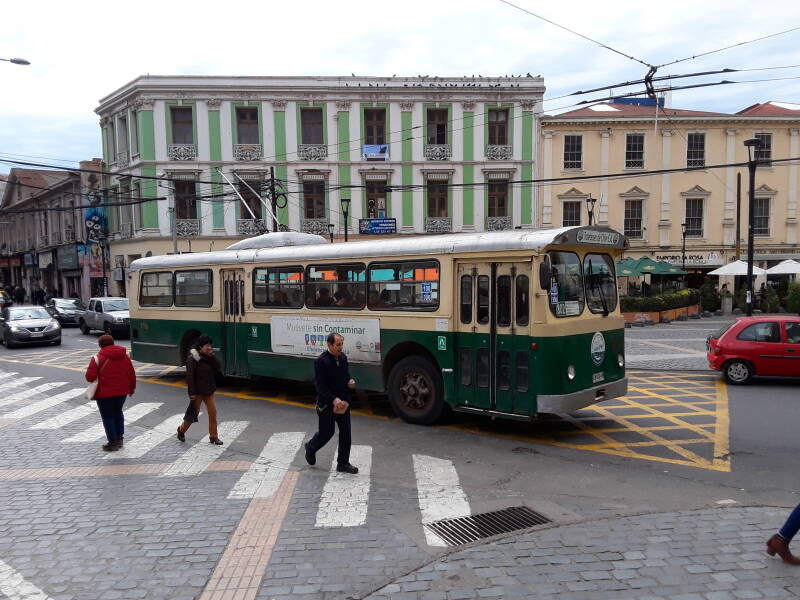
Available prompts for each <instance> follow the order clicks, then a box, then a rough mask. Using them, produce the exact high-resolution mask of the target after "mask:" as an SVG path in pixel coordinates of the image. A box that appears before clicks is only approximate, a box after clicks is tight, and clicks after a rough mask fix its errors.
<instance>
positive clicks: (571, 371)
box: [567, 365, 575, 381]
mask: <svg viewBox="0 0 800 600" xmlns="http://www.w3.org/2000/svg"><path fill="white" fill-rule="evenodd" d="M567 379H569V380H570V381H572V380H573V379H575V367H573V366H572V365H570V366H568V367H567Z"/></svg>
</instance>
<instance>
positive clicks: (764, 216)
mask: <svg viewBox="0 0 800 600" xmlns="http://www.w3.org/2000/svg"><path fill="white" fill-rule="evenodd" d="M769 205H770V199H769V198H756V199H755V203H754V204H753V235H763V236H768V235H769Z"/></svg>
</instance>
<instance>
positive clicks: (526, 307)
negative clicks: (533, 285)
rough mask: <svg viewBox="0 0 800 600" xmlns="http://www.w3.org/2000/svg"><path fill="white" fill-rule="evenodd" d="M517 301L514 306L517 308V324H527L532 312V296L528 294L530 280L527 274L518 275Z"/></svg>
mask: <svg viewBox="0 0 800 600" xmlns="http://www.w3.org/2000/svg"><path fill="white" fill-rule="evenodd" d="M516 283H517V286H516V287H517V289H516V294H517V297H516V302H515V303H514V306H515V307H516V310H517V325H523V326H524V325H527V324H528V320H529V318H530V317H529V314H530V297H529V295H528V289H529V285H530V283H529V281H528V276H527V275H518V276H517V281H516Z"/></svg>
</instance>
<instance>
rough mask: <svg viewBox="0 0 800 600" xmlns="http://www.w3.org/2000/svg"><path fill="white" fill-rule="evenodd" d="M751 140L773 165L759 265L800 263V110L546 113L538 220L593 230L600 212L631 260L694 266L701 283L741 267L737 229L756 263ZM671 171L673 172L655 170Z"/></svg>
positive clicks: (758, 243)
mask: <svg viewBox="0 0 800 600" xmlns="http://www.w3.org/2000/svg"><path fill="white" fill-rule="evenodd" d="M753 138H757V139H759V140H760V141H761V142H762V148H761V150H759V151H758V156H757V158H759V159H762V160H764V161H771V162H764V164H762V165H760V166H759V167H758V169H757V171H756V180H755V187H756V194H755V206H754V210H755V221H754V223H755V225H754V227H755V230H754V235H755V243H754V252H755V264H757V265H759V266H761V267H769V266H772V265H774V264H776V263H777V262H779V261H780V260H783V259H785V258H797V256H798V254H800V247H799V246H798V227H797V220H798V214H797V203H798V169H800V167H799V166H798V165H800V160H794V161H789V160H787V159H789V158H794V159H798V158H800V104H789V103H781V102H767V103H765V104H756V105H754V106H751V107H749V108H746V109H744V110H742V111H740V112H738V113H736V114H723V113H711V112H701V111H692V110H678V109H673V108H658V109H657V108H656V107H655V106H642V105H637V104H624V103H620V102H609V103H602V104H597V105H593V106H591V107H588V108H582V109H579V110H574V111H571V112H568V113H564V114H561V115H557V116H545V117H544V118H543V119H542V143H541V145H540V147H541V153H542V154H541V163H540V167H541V177H542V178H543V179H544V180H545V182H544V183H542V184H541V186H540V190H539V207H538V217H539V223H540V224H541V226H542V227H560V226H562V225H564V226H565V225H579V224H587V222H588V212H589V209H590V208H593V217H594V218H593V222H594V223H595V224H600V225H608V226H610V227H612V228H614V229H617V230H619V231H624V233H625V235H627V236H628V237H629V238H630V241H631V248H630V251H629V252H627V253H626V256H630V257H633V258H639V257H641V256H649V257H651V258H653V259H656V260H659V259H660V260H666V261H668V262H670V263H672V264H674V265H677V266H681V264H683V262H684V257H685V265H686V268H687V270H689V271H693V272H695V273H696V274H697V276H696V277H695V278H693V279H694V280H695V281H694V282H693V283H696V281H697V278H698V277H699V275H700V274H701V273H704V272H707V271H708V270H711V269H714V268H716V267H719V266H721V265H723V264H726V263H728V262H730V261H732V260H735V259H736V257H737V231H738V238H739V240H740V242H741V244H740V249H739V250H738V252H739V253H740V255H741V257H743V258H745V257H746V254H747V232H748V185H749V183H748V181H749V179H748V169H747V165H746V163H747V160H748V148H747V147H745V145H744V144H743V142H744V141H745V140H747V139H753ZM736 163H738V164H739V165H740V166H723V167H721V168H713V167H714V165H732V164H736ZM688 168H691V169H692V170H687V169H688ZM666 170H671V171H672V172H669V173H663V172H657V173H651V171H666ZM594 176H600V177H594ZM548 179H560V180H563V181H558V182H557V183H556V182H551V183H547V182H546V180H548ZM587 199H590V201H589V202H587ZM591 199H595V200H596V202H595V203H592V202H591ZM737 213H739V214H740V217H739V219H738V225H737ZM684 231H685V240H684ZM684 241H685V252H684V250H683V248H684Z"/></svg>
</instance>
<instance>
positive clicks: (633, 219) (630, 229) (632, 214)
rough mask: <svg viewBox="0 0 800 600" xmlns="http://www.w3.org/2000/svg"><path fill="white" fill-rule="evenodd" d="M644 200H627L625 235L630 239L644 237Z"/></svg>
mask: <svg viewBox="0 0 800 600" xmlns="http://www.w3.org/2000/svg"><path fill="white" fill-rule="evenodd" d="M643 206H644V200H625V222H624V224H623V227H624V230H625V235H626V236H627V237H630V238H642V237H644V235H643V231H642V208H643Z"/></svg>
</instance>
